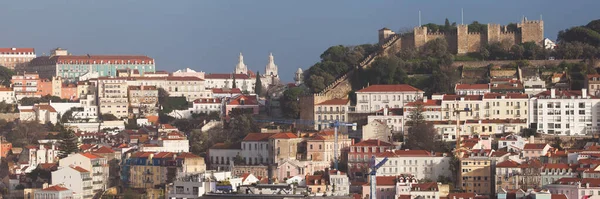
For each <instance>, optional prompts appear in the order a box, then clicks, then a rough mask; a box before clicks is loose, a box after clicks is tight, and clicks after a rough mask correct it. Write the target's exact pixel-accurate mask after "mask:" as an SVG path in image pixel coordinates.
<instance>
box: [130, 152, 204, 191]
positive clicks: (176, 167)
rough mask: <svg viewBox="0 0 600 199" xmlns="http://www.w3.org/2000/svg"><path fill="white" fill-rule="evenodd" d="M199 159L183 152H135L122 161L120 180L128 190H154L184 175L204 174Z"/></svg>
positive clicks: (202, 162) (201, 162)
mask: <svg viewBox="0 0 600 199" xmlns="http://www.w3.org/2000/svg"><path fill="white" fill-rule="evenodd" d="M200 159H201V158H200V157H199V156H196V155H193V154H190V153H185V152H184V153H170V152H159V153H152V152H135V153H133V154H131V155H129V157H127V158H126V159H125V160H124V161H123V165H122V169H121V180H123V182H124V183H126V186H128V187H130V188H154V187H155V186H157V185H164V184H165V183H167V182H169V181H172V180H173V179H175V178H176V177H177V176H183V175H184V174H185V173H201V172H204V171H205V165H204V161H201V160H200Z"/></svg>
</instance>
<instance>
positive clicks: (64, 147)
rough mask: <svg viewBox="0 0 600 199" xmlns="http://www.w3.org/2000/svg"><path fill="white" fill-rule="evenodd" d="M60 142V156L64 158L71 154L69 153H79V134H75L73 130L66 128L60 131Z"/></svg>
mask: <svg viewBox="0 0 600 199" xmlns="http://www.w3.org/2000/svg"><path fill="white" fill-rule="evenodd" d="M60 138H61V140H60V142H59V147H60V153H59V155H58V157H60V158H64V157H67V156H69V154H71V153H77V152H79V147H78V146H77V143H78V142H79V141H78V140H77V139H78V138H77V136H75V133H74V132H73V131H72V130H64V131H62V132H61V133H60Z"/></svg>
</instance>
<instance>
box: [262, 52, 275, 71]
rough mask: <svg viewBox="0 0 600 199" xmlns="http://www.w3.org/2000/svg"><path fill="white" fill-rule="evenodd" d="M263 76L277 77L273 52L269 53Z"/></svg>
mask: <svg viewBox="0 0 600 199" xmlns="http://www.w3.org/2000/svg"><path fill="white" fill-rule="evenodd" d="M264 75H265V76H272V77H277V65H275V59H274V58H273V53H270V54H269V63H268V64H267V66H266V67H265V74H264Z"/></svg>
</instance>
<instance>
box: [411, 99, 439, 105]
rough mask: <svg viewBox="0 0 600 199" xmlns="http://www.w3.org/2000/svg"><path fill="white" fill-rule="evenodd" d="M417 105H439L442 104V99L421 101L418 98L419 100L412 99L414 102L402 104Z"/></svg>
mask: <svg viewBox="0 0 600 199" xmlns="http://www.w3.org/2000/svg"><path fill="white" fill-rule="evenodd" d="M417 105H423V106H441V105H442V100H427V102H423V100H420V101H414V102H409V103H406V105H404V106H417Z"/></svg>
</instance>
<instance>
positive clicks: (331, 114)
mask: <svg viewBox="0 0 600 199" xmlns="http://www.w3.org/2000/svg"><path fill="white" fill-rule="evenodd" d="M348 106H349V104H345V105H315V116H314V118H316V120H315V121H318V122H315V130H321V129H326V128H329V125H330V123H332V122H335V121H340V122H347V121H348Z"/></svg>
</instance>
